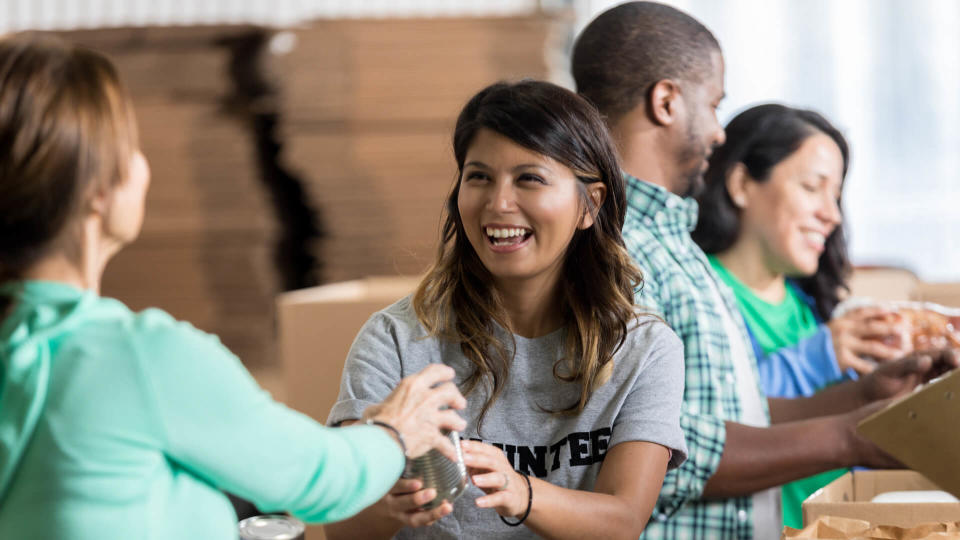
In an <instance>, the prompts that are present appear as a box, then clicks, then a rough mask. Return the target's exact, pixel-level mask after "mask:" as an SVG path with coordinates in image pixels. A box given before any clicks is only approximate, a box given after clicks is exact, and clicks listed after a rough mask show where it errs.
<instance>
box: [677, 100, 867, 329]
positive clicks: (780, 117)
mask: <svg viewBox="0 0 960 540" xmlns="http://www.w3.org/2000/svg"><path fill="white" fill-rule="evenodd" d="M817 133H823V134H825V135H827V136H828V137H830V138H831V139H833V141H834V142H835V143H837V146H838V147H839V148H840V153H841V154H842V155H843V173H842V174H843V176H842V178H846V176H847V167H848V165H849V162H850V149H849V147H848V146H847V141H846V139H844V138H843V135H841V134H840V131H838V130H837V128H835V127H833V125H832V124H831V123H830V122H829V121H828V120H827V119H826V118H824V117H823V116H821V115H820V114H819V113H816V112H814V111H809V110H803V109H795V108H793V107H787V106H785V105H778V104H765V105H758V106H756V107H751V108H750V109H747V110H745V111H743V112H742V113H740V114H738V115H737V116H736V117H735V118H734V119H733V120H731V121H730V123H729V124H728V125H727V128H726V134H727V140H726V142H725V143H724V144H723V146H721V147H720V148H718V149H717V150H716V152H714V153H713V155H712V156H711V157H710V168H709V169H708V170H707V173H706V174H705V175H704V180H705V183H706V186H705V188H704V190H703V191H702V192H701V194H700V196H699V197H698V202H699V203H700V219H699V221H698V223H697V228H696V230H694V231H693V239H694V241H695V242H696V243H697V244H699V245H700V247H701V248H702V249H703V251H705V252H706V253H723V252H724V251H726V250H728V249H730V248H731V247H732V246H733V244H734V243H735V242H736V241H737V238H738V237H739V236H740V210H739V209H738V208H737V207H736V205H734V203H733V199H731V198H730V193H729V192H728V191H727V176H728V175H729V174H730V171H731V169H733V167H734V166H736V165H737V164H738V163H742V164H743V165H744V167H746V168H747V173H748V174H749V175H750V178H751V179H753V180H754V181H756V182H766V181H767V180H769V179H770V171H772V170H773V168H774V167H776V166H777V164H778V163H780V162H781V161H783V160H785V159H786V158H788V157H789V156H790V155H791V154H793V153H794V152H796V151H797V150H798V149H799V148H800V146H801V145H802V144H803V142H804V141H806V140H807V139H808V138H809V137H811V136H813V135H816V134H817ZM842 211H843V210H842V208H841V212H842ZM850 271H851V268H850V260H849V258H848V256H847V241H846V235H845V233H844V226H843V224H840V225H839V226H837V228H836V229H834V231H833V232H832V233H831V234H830V236H828V237H827V240H826V244H825V246H824V250H823V253H822V254H821V255H820V260H819V263H818V266H817V271H816V272H815V273H814V274H813V275H811V276H800V277H798V278H796V281H797V283H798V284H799V285H800V288H801V289H802V290H803V291H804V292H805V293H807V294H808V295H810V296H811V297H812V298H813V299H814V301H815V302H816V305H817V312H818V313H819V315H820V318H821V319H823V320H827V319H829V318H830V314H831V313H832V312H833V308H835V307H836V306H837V304H838V303H839V302H840V294H841V291H842V290H844V289H847V280H848V279H849V277H850Z"/></svg>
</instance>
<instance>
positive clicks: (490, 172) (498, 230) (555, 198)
mask: <svg viewBox="0 0 960 540" xmlns="http://www.w3.org/2000/svg"><path fill="white" fill-rule="evenodd" d="M580 184H581V182H580V180H578V179H577V177H576V176H575V175H574V173H573V171H571V170H570V169H569V168H567V167H566V166H564V165H563V164H561V163H559V162H558V161H556V160H554V159H553V158H550V157H547V156H544V155H542V154H538V153H536V152H534V151H532V150H528V149H527V148H524V147H522V146H520V145H518V144H517V143H515V142H513V141H512V140H510V139H508V138H506V137H504V136H502V135H500V134H498V133H496V132H494V131H491V130H489V129H480V130H479V131H477V133H476V135H475V136H474V138H473V141H472V143H471V144H470V147H469V149H468V150H467V154H466V159H465V160H464V166H463V171H462V173H461V178H460V188H459V193H458V196H457V207H458V209H459V212H460V219H461V221H462V223H463V229H464V231H465V232H466V236H467V239H468V240H469V241H470V245H471V246H472V247H473V249H474V251H476V253H477V255H478V256H479V258H480V261H481V262H482V263H483V265H484V267H486V269H487V270H488V271H489V272H490V273H491V274H492V275H493V277H494V278H495V279H496V280H497V281H505V280H518V279H520V280H536V281H537V286H542V287H553V286H554V285H556V283H557V281H558V280H559V276H560V272H561V269H562V267H563V260H564V255H565V254H566V251H567V246H568V245H569V244H570V240H571V239H572V238H573V235H574V233H575V232H576V231H577V229H578V228H587V227H589V226H590V225H592V223H593V220H592V219H591V217H590V215H589V213H587V214H586V215H584V214H585V212H584V210H585V208H586V205H585V204H584V202H583V198H582V195H581V189H582V188H581V186H580ZM587 188H588V189H597V188H596V187H595V186H594V184H590V185H588V186H587Z"/></svg>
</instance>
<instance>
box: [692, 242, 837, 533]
mask: <svg viewBox="0 0 960 540" xmlns="http://www.w3.org/2000/svg"><path fill="white" fill-rule="evenodd" d="M707 258H708V259H709V260H710V265H711V266H713V269H714V270H715V271H716V272H717V274H718V275H719V276H720V278H721V279H723V281H724V283H726V284H727V285H729V286H730V288H731V289H733V292H734V295H735V296H736V297H737V305H738V306H739V307H740V312H741V313H742V314H743V317H744V319H746V321H747V326H748V327H749V328H750V331H751V332H752V333H753V337H754V338H756V340H757V343H758V344H759V345H760V348H761V349H762V350H763V353H764V354H768V353H770V352H773V351H776V350H778V349H782V348H784V347H789V346H791V345H795V344H796V343H797V342H799V341H801V340H802V339H804V338H807V337H810V336H811V335H813V334H815V333H816V332H817V328H818V326H819V323H818V322H817V317H816V315H815V314H814V312H813V309H812V308H811V307H810V305H808V304H807V303H806V302H805V301H804V300H803V298H801V297H800V295H799V294H798V293H797V291H796V290H795V289H794V287H793V286H792V285H790V284H787V287H786V289H787V294H786V296H785V297H784V299H783V300H782V301H781V302H780V303H778V304H772V303H770V302H767V301H766V300H764V299H762V298H760V297H758V296H757V295H756V294H754V292H753V291H752V290H750V288H749V287H747V286H746V285H745V284H744V283H743V282H742V281H740V280H739V279H738V278H737V277H736V276H734V275H733V274H731V273H730V271H729V270H727V269H726V268H725V267H724V266H723V265H722V264H721V263H720V261H719V260H717V258H716V257H714V256H713V255H708V256H707ZM845 472H847V471H846V469H838V470H834V471H826V472H822V473H820V474H816V475H813V476H811V477H808V478H803V479H801V480H797V481H795V482H790V483H789V484H786V485H784V486H783V488H782V503H783V524H784V525H786V526H788V527H793V528H797V529H799V528H801V527H803V514H802V512H801V504H802V503H803V501H804V500H805V499H806V498H807V497H809V496H810V495H811V494H813V492H814V491H816V490H818V489H820V488H822V487H823V486H825V485H827V484H829V483H830V482H832V481H833V480H835V479H837V478H838V477H840V476H841V475H842V474H843V473H845Z"/></svg>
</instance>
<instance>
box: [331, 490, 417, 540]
mask: <svg viewBox="0 0 960 540" xmlns="http://www.w3.org/2000/svg"><path fill="white" fill-rule="evenodd" d="M402 527H403V524H402V523H401V522H399V521H397V520H396V519H393V518H392V517H390V515H389V513H388V512H387V507H386V503H385V502H384V500H383V499H381V500H380V501H378V502H377V503H376V504H374V505H373V506H370V507H369V508H367V509H366V510H364V511H362V512H360V513H359V514H357V515H355V516H353V517H352V518H350V519H346V520H343V521H338V522H336V523H329V524H327V525H324V526H323V532H324V533H325V534H326V537H327V540H341V539H342V540H352V539H354V538H366V539H369V540H378V539H387V538H392V537H393V536H394V535H395V534H397V532H399V531H400V529H401V528H402Z"/></svg>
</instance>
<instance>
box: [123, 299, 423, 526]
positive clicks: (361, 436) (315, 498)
mask: <svg viewBox="0 0 960 540" xmlns="http://www.w3.org/2000/svg"><path fill="white" fill-rule="evenodd" d="M138 319H139V320H138V323H137V327H136V328H135V341H136V347H137V349H138V356H139V357H140V358H141V359H142V361H141V362H140V369H141V370H142V373H143V385H144V391H145V392H146V393H147V394H149V396H150V400H149V401H151V402H152V403H153V410H154V414H155V415H156V422H157V424H158V425H159V426H160V430H161V432H162V434H163V440H164V448H163V451H164V453H165V454H166V455H167V457H168V458H169V459H170V460H171V461H172V462H174V463H177V464H178V465H179V466H181V467H183V468H184V469H186V470H188V471H190V472H191V473H192V474H193V475H195V476H197V477H199V478H201V479H203V480H205V481H207V482H208V483H210V484H211V485H214V486H216V487H218V488H220V489H223V490H226V491H230V492H232V493H235V494H237V495H239V496H241V497H244V498H246V499H249V500H251V501H253V502H254V503H255V504H256V505H257V506H258V507H259V508H261V509H263V510H265V511H289V512H291V513H292V514H294V515H295V516H297V517H300V518H301V519H304V520H305V521H308V522H330V521H337V520H340V519H345V518H347V517H349V516H350V515H352V514H355V513H356V512H359V511H360V510H362V509H363V508H365V507H366V506H369V505H370V504H373V503H374V502H376V501H377V500H378V499H380V498H381V497H382V496H383V495H384V494H385V493H386V492H387V491H388V490H389V489H390V488H391V487H392V486H393V484H394V483H396V480H397V478H399V476H400V473H401V471H402V469H403V464H404V457H403V454H402V452H401V451H400V448H399V447H398V446H397V445H396V443H395V442H394V441H393V440H392V439H391V438H390V436H389V435H388V434H387V433H385V432H384V431H383V430H381V429H379V428H375V427H372V426H356V427H352V428H349V429H332V428H327V427H325V426H323V425H322V424H319V423H317V422H316V421H314V420H313V419H311V418H309V417H307V416H306V415H303V414H301V413H299V412H297V411H294V410H292V409H289V408H288V407H286V406H284V405H283V404H280V403H277V402H276V401H274V400H273V399H272V398H271V397H270V395H269V394H268V393H267V392H266V391H264V390H263V389H261V388H260V387H259V386H258V385H257V383H256V381H254V379H253V377H251V376H250V374H249V373H248V372H247V370H246V369H245V368H244V367H243V365H242V364H241V363H240V361H239V360H238V359H237V358H236V356H234V355H233V354H232V353H231V352H230V351H229V350H227V349H226V347H224V346H223V345H222V344H221V343H220V341H219V340H218V339H217V338H216V337H215V336H212V335H209V334H206V333H203V332H200V331H199V330H197V329H195V328H193V327H192V326H190V325H189V324H186V323H177V322H175V321H173V320H172V319H170V318H169V317H166V318H164V316H162V315H161V316H158V315H156V314H153V313H150V312H145V314H141V315H140V316H139V317H138Z"/></svg>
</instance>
